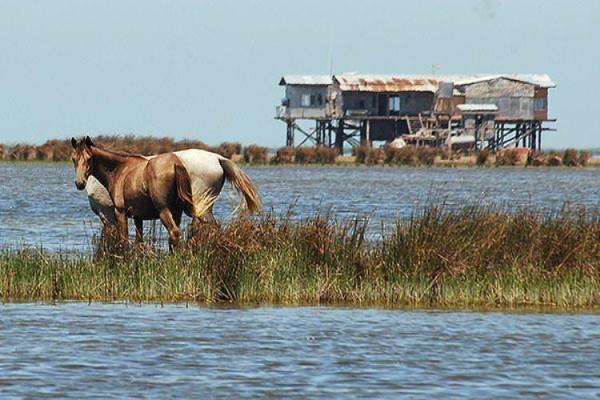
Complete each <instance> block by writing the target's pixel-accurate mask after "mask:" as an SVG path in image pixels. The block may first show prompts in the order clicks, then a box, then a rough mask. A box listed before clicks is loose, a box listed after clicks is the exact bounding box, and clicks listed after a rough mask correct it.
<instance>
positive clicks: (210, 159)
mask: <svg viewBox="0 0 600 400" xmlns="http://www.w3.org/2000/svg"><path fill="white" fill-rule="evenodd" d="M175 155H176V156H177V157H178V158H179V159H180V160H181V163H182V164H183V166H184V167H185V169H186V170H187V171H188V174H189V175H190V177H191V181H192V189H193V191H194V192H198V193H203V192H204V191H206V190H207V189H209V188H210V189H213V190H216V191H217V192H218V191H220V190H221V187H222V186H223V180H224V175H223V168H222V167H221V163H220V162H219V160H220V159H221V158H223V157H222V156H221V155H219V154H216V153H212V152H210V151H206V150H200V149H187V150H180V151H176V152H175Z"/></svg>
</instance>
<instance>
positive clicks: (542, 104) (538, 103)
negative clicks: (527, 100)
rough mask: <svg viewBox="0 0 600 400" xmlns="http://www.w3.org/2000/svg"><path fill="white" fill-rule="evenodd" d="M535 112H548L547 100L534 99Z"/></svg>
mask: <svg viewBox="0 0 600 400" xmlns="http://www.w3.org/2000/svg"><path fill="white" fill-rule="evenodd" d="M533 111H546V99H544V98H541V99H537V98H536V99H533Z"/></svg>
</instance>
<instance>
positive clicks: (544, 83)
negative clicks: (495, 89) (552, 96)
mask: <svg viewBox="0 0 600 400" xmlns="http://www.w3.org/2000/svg"><path fill="white" fill-rule="evenodd" d="M498 78H506V79H510V80H513V81H520V82H526V83H531V84H532V85H536V86H539V87H542V88H553V87H556V83H554V82H553V81H552V79H550V77H549V76H548V75H547V74H492V75H479V74H477V75H472V76H467V77H463V78H461V79H458V80H456V81H454V83H455V84H456V85H468V84H470V83H478V82H484V81H490V80H493V79H498Z"/></svg>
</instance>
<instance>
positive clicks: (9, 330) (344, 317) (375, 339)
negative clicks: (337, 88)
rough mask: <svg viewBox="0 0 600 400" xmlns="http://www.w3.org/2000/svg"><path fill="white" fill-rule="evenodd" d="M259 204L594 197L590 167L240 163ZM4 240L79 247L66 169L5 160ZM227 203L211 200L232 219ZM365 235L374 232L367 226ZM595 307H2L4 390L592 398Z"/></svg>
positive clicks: (539, 203) (403, 204)
mask: <svg viewBox="0 0 600 400" xmlns="http://www.w3.org/2000/svg"><path fill="white" fill-rule="evenodd" d="M246 171H247V172H248V173H249V174H250V175H251V176H252V178H253V179H254V180H255V182H256V184H257V186H258V187H259V189H260V191H261V192H262V195H263V198H264V202H265V204H266V206H267V207H273V209H274V210H275V211H276V212H278V213H279V212H285V210H286V209H287V208H288V206H289V205H290V203H292V202H294V201H297V204H296V206H295V207H294V214H295V215H296V216H309V215H312V214H314V213H315V212H318V211H319V210H327V209H329V208H330V207H333V209H334V213H335V214H337V215H339V216H341V217H344V216H348V215H355V214H357V213H368V214H370V215H371V216H372V221H373V224H374V226H375V227H376V226H377V225H379V221H382V220H383V221H390V220H392V219H393V218H396V217H400V218H405V217H407V216H410V215H411V213H413V212H415V210H418V209H419V208H420V207H422V206H425V205H427V204H428V203H431V202H434V203H440V202H445V203H446V206H447V207H448V208H460V207H462V206H464V205H468V204H473V203H483V204H488V203H489V204H501V205H504V206H528V205H531V206H535V207H536V208H540V209H545V210H556V209H557V208H559V207H561V206H562V205H563V204H564V203H565V202H571V204H573V205H575V206H577V205H584V206H586V207H597V206H598V205H599V204H598V202H599V199H600V196H599V195H600V193H599V192H600V185H599V184H598V183H599V179H598V178H597V176H598V172H600V170H598V171H597V170H595V169H548V170H546V169H537V168H536V169H476V168H469V169H439V168H434V169H412V168H405V169H396V168H383V169H382V168H316V167H309V168H301V167H298V168H291V167H287V168H246ZM0 185H1V187H0V247H7V246H8V247H12V246H15V245H26V246H39V245H43V246H44V247H46V248H49V249H51V250H59V249H77V250H89V249H90V247H89V240H90V239H89V238H90V236H91V235H92V234H93V233H95V232H96V231H97V229H98V226H97V221H96V218H95V216H93V214H92V213H91V211H90V209H89V206H88V203H87V198H86V196H85V194H84V193H82V192H77V191H76V189H75V187H74V184H73V170H72V168H71V167H70V166H69V165H54V164H39V165H33V164H16V165H14V164H0ZM235 204H236V200H235V198H234V197H232V193H231V192H230V193H229V194H225V195H224V196H223V197H222V199H221V200H220V202H219V203H218V209H217V213H218V216H219V217H220V218H228V217H229V216H230V212H231V209H232V206H234V205H235ZM374 229H375V228H374ZM599 366H600V316H599V315H598V314H543V313H500V312H496V313H480V312H459V311H453V312H443V311H407V310H383V309H356V308H354V309H345V308H315V307H312V308H310V307H308V308H302V307H296V308H268V307H263V308H251V309H210V308H197V307H190V308H186V307H184V306H175V305H170V306H166V307H159V306H153V305H145V306H143V307H138V306H131V305H130V306H125V305H122V304H120V305H114V304H113V305H109V304H93V305H90V306H88V305H86V304H81V303H73V304H62V305H58V306H52V305H42V304H5V305H0V397H1V398H43V397H50V398H77V399H79V398H89V397H95V398H110V397H113V398H123V397H147V398H168V397H169V398H170V397H178V398H237V397H254V398H255V397H261V398H263V397H272V398H282V397H284V398H292V397H302V398H306V397H311V398H338V397H343V398H348V397H350V398H396V397H398V395H399V394H405V395H407V397H409V398H452V397H454V398H465V397H468V398H515V397H525V398H531V397H542V398H569V399H570V398H598V397H599V396H600V368H599Z"/></svg>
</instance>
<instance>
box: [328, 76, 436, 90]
mask: <svg viewBox="0 0 600 400" xmlns="http://www.w3.org/2000/svg"><path fill="white" fill-rule="evenodd" d="M333 80H334V82H335V83H337V84H338V85H339V86H340V89H342V90H343V91H364V92H435V91H436V90H437V89H438V85H439V83H440V79H438V77H435V78H434V77H430V76H417V75H414V76H413V75H363V74H342V75H334V77H333Z"/></svg>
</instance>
